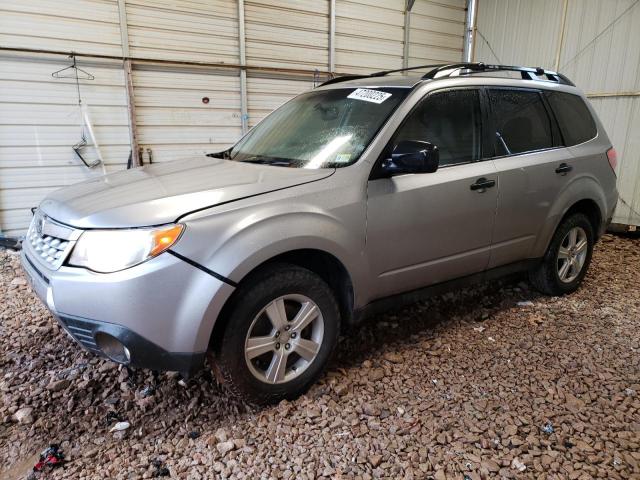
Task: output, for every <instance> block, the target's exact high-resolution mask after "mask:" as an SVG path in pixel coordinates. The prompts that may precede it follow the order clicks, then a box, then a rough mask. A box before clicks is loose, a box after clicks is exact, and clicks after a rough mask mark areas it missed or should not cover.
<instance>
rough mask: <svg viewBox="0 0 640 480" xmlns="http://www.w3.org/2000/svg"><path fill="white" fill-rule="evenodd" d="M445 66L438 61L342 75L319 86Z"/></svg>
mask: <svg viewBox="0 0 640 480" xmlns="http://www.w3.org/2000/svg"><path fill="white" fill-rule="evenodd" d="M443 66H445V64H444V63H436V64H432V65H416V66H415V67H405V68H396V69H394V70H381V71H379V72H374V73H370V74H368V75H342V76H340V77H335V78H330V79H329V80H327V81H326V82H324V83H321V84H320V85H318V86H319V87H322V86H323V85H331V84H332V83H340V82H346V81H348V80H358V79H359V78H372V77H384V76H385V75H388V74H390V73H398V72H406V71H408V70H420V69H422V68H437V67H443ZM432 71H433V70H432Z"/></svg>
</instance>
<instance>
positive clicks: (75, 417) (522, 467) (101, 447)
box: [0, 235, 640, 480]
mask: <svg viewBox="0 0 640 480" xmlns="http://www.w3.org/2000/svg"><path fill="white" fill-rule="evenodd" d="M639 267H640V239H637V238H636V239H631V238H619V237H612V236H609V235H607V236H605V238H604V241H603V242H602V243H600V244H598V246H597V248H596V251H595V253H594V259H593V264H592V267H591V270H590V273H589V274H588V276H587V278H586V281H585V284H584V286H583V287H582V288H581V289H580V290H579V291H578V292H576V293H575V294H573V295H570V296H567V297H562V298H547V297H542V296H539V295H537V294H536V293H535V292H533V291H532V290H530V289H529V287H528V285H527V284H526V283H523V282H521V281H520V283H518V282H519V279H515V280H513V281H511V282H503V283H492V284H488V285H484V286H481V287H478V288H476V289H473V290H466V291H463V292H455V293H451V294H447V295H445V296H442V297H439V298H436V299H434V300H433V301H430V302H429V303H422V304H417V305H414V306H411V307H409V308H405V309H402V310H397V311H394V312H391V313H389V314H387V315H384V316H382V317H381V318H378V319H374V320H372V321H370V322H367V323H366V324H365V325H363V326H361V327H358V328H357V329H352V330H350V331H349V332H347V334H346V335H345V336H344V337H343V338H342V339H341V342H340V345H339V347H338V349H337V357H336V358H335V359H334V361H333V362H332V365H331V366H330V368H329V370H328V372H327V374H326V375H325V376H324V377H323V378H322V379H321V380H320V381H319V382H318V384H317V385H315V386H313V387H312V388H311V390H310V391H309V392H308V393H307V394H306V395H305V396H303V397H301V398H299V399H298V400H295V401H292V402H287V401H283V402H281V403H280V404H279V405H276V406H273V407H268V408H262V409H256V408H250V407H247V406H245V405H242V404H241V403H238V402H236V401H233V400H231V399H230V398H229V397H228V396H227V395H226V393H225V392H224V391H223V390H222V389H221V388H220V387H219V386H218V385H217V384H216V382H215V380H214V378H213V376H212V375H211V374H210V373H208V372H207V371H204V372H202V373H200V374H198V375H197V376H196V377H195V378H193V379H191V380H189V381H188V382H186V383H185V384H184V385H185V386H184V387H183V386H180V384H179V382H180V378H179V377H178V376H177V375H175V374H160V375H158V376H154V375H153V374H152V373H151V372H148V371H134V372H132V374H131V375H130V374H129V372H128V371H127V370H126V369H123V368H121V367H118V366H116V365H114V364H112V363H110V362H108V361H105V360H102V359H98V358H96V357H93V356H91V355H89V354H88V353H85V352H83V351H81V350H80V349H79V347H78V346H77V345H76V344H75V343H74V342H73V341H72V340H71V339H69V338H68V336H67V335H66V334H64V332H63V331H62V330H61V329H60V327H58V325H57V324H56V323H55V322H54V320H53V319H52V317H51V316H50V315H49V314H48V313H47V311H46V310H45V308H44V307H43V306H42V305H41V304H40V302H39V301H38V300H37V299H36V298H35V296H34V295H33V293H32V292H31V291H30V288H29V286H28V285H27V284H26V282H25V281H24V277H23V275H22V273H21V271H20V268H19V264H18V258H17V256H16V255H15V254H9V253H7V252H0V301H1V305H2V306H1V311H0V368H1V375H0V392H1V395H2V397H1V398H2V401H1V402H0V478H2V479H5V478H6V479H12V478H19V479H24V478H26V476H27V474H28V473H29V471H30V470H31V467H32V466H33V462H34V456H35V459H36V460H37V457H38V454H39V452H41V451H42V450H43V449H45V448H46V447H47V446H48V445H49V444H51V443H55V444H58V445H60V448H61V449H62V451H63V452H64V454H65V458H66V461H65V463H64V464H63V466H62V467H58V468H56V469H54V470H52V471H51V472H50V473H47V474H46V478H52V479H60V478H73V479H76V478H91V479H93V478H95V479H98V478H99V479H102V478H151V477H160V476H170V477H173V478H189V479H199V478H212V477H214V476H218V477H222V478H260V477H263V478H323V477H324V478H361V479H368V478H369V479H370V478H416V479H418V478H420V479H422V478H430V477H431V478H436V479H438V480H441V479H447V478H456V479H462V478H465V476H466V478H471V479H473V480H478V479H489V478H536V479H537V478H546V477H547V476H548V477H549V478H568V479H583V478H584V479H586V478H593V477H598V478H614V479H615V478H620V479H622V478H640V411H639V410H640V395H639V394H638V393H637V392H640V328H639V322H640V290H639V289H640V268H639ZM491 340H493V341H491ZM119 422H124V423H128V424H129V427H127V428H124V429H120V427H119V426H118V425H122V424H119ZM114 429H115V430H116V431H113V430H114ZM111 431H113V432H112V433H109V432H111ZM43 478H44V477H43Z"/></svg>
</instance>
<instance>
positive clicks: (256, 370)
mask: <svg viewBox="0 0 640 480" xmlns="http://www.w3.org/2000/svg"><path fill="white" fill-rule="evenodd" d="M323 336H324V320H323V318H322V313H321V312H320V308H318V306H317V305H316V304H315V302H314V301H313V300H311V299H310V298H308V297H305V296H304V295H298V294H289V295H283V296H281V297H278V298H276V299H275V300H273V301H272V302H270V303H269V304H268V305H267V306H265V307H264V308H263V309H262V310H261V311H260V313H258V315H256V317H255V318H254V319H253V322H252V323H251V326H250V327H249V331H248V332H247V339H246V341H245V346H244V359H245V361H246V362H247V366H248V367H249V371H250V372H251V373H252V374H253V376H254V377H256V378H257V379H258V380H260V381H262V382H268V383H284V382H288V381H291V380H293V379H294V378H296V377H297V376H298V375H301V374H302V373H304V372H305V370H307V369H308V368H309V366H310V365H311V364H312V363H313V361H314V360H315V359H316V357H317V356H318V352H319V351H320V345H322V338H323Z"/></svg>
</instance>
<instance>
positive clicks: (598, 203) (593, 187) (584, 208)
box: [532, 176, 607, 257]
mask: <svg viewBox="0 0 640 480" xmlns="http://www.w3.org/2000/svg"><path fill="white" fill-rule="evenodd" d="M606 205H607V200H606V197H605V194H604V191H603V190H602V187H601V186H600V184H599V183H598V181H597V180H596V179H595V178H592V177H591V176H581V177H577V178H575V179H574V180H573V181H572V182H571V183H569V185H567V187H566V188H565V189H564V190H563V191H562V192H561V193H560V195H558V197H557V198H556V200H555V201H554V202H553V205H552V206H551V208H550V210H549V215H548V217H547V221H546V223H545V225H544V227H543V229H542V232H541V234H540V235H539V237H538V241H537V243H536V245H535V247H534V249H533V255H532V257H542V256H543V255H544V254H545V252H546V251H547V249H548V248H549V244H550V243H551V239H552V238H553V234H554V233H555V231H556V230H557V229H558V226H559V225H560V224H561V223H562V222H563V221H564V219H565V218H567V217H568V216H569V215H572V214H574V213H576V212H581V213H584V214H585V215H586V216H587V217H588V218H589V221H590V222H591V225H592V226H593V231H594V234H595V236H596V240H597V239H598V238H599V237H600V236H601V235H602V233H604V232H603V225H604V219H605V215H606V214H605V212H606Z"/></svg>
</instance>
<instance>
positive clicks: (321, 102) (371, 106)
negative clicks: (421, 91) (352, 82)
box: [229, 88, 409, 168]
mask: <svg viewBox="0 0 640 480" xmlns="http://www.w3.org/2000/svg"><path fill="white" fill-rule="evenodd" d="M408 91H409V90H408V89H402V88H379V89H365V88H341V89H332V90H319V91H313V92H309V93H305V94H302V95H299V96H298V97H296V98H294V99H293V100H291V101H289V102H287V103H285V104H284V105H283V106H281V107H280V108H278V109H277V110H276V111H274V112H273V113H272V114H271V115H269V116H268V117H267V118H265V119H264V120H263V121H262V122H260V123H259V124H258V125H256V126H255V127H254V128H253V129H252V130H251V131H250V132H249V133H248V134H247V135H246V136H245V137H244V138H243V139H242V140H240V141H239V142H238V143H237V144H236V146H235V147H233V148H232V149H231V151H230V152H229V158H230V159H231V160H235V161H239V162H256V163H264V164H268V165H277V166H283V167H294V168H331V167H344V166H347V165H351V164H352V163H354V162H355V161H356V160H358V158H359V157H360V155H361V154H362V152H363V151H364V149H365V148H366V147H367V145H368V144H369V142H371V140H372V139H373V137H374V136H375V135H376V133H377V132H378V130H379V129H380V127H382V125H383V123H384V122H385V121H386V120H387V118H389V116H390V115H391V113H392V112H393V111H394V110H395V108H396V107H397V106H398V105H399V104H400V102H401V101H402V100H403V99H404V98H405V97H406V95H407V93H408Z"/></svg>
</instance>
